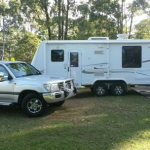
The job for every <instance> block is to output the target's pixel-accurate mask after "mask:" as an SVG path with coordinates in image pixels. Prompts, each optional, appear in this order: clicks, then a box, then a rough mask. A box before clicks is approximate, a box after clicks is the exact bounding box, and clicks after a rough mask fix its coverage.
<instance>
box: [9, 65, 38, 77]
mask: <svg viewBox="0 0 150 150" xmlns="http://www.w3.org/2000/svg"><path fill="white" fill-rule="evenodd" d="M6 65H7V67H8V68H9V69H10V70H11V71H12V73H13V74H14V75H15V77H16V78H17V77H23V76H31V75H40V74H41V72H40V71H38V70H37V69H36V68H34V67H33V66H31V65H30V64H27V63H10V64H6Z"/></svg>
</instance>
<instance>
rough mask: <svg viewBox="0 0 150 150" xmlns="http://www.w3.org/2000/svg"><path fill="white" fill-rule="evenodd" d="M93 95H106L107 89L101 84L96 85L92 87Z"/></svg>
mask: <svg viewBox="0 0 150 150" xmlns="http://www.w3.org/2000/svg"><path fill="white" fill-rule="evenodd" d="M93 93H94V95H96V96H98V97H99V96H104V95H106V94H107V93H108V87H107V86H106V85H105V84H103V83H96V84H95V85H94V86H93Z"/></svg>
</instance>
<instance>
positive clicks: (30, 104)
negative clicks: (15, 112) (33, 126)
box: [22, 93, 47, 117]
mask: <svg viewBox="0 0 150 150" xmlns="http://www.w3.org/2000/svg"><path fill="white" fill-rule="evenodd" d="M46 106H47V105H46V103H45V102H44V100H43V99H42V98H41V97H40V96H39V95H38V94H36V93H30V94H28V95H27V96H25V98H24V99H23V102H22V110H23V111H24V113H25V114H26V115H27V116H30V117H39V116H41V115H43V113H44V112H45V110H46Z"/></svg>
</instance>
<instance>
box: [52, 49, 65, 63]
mask: <svg viewBox="0 0 150 150" xmlns="http://www.w3.org/2000/svg"><path fill="white" fill-rule="evenodd" d="M51 61H53V62H62V61H64V50H51Z"/></svg>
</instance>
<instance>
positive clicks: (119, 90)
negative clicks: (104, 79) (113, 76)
mask: <svg viewBox="0 0 150 150" xmlns="http://www.w3.org/2000/svg"><path fill="white" fill-rule="evenodd" d="M111 93H112V94H113V95H117V96H119V95H124V94H125V93H126V86H125V84H124V83H115V84H113V85H112V86H111Z"/></svg>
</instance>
